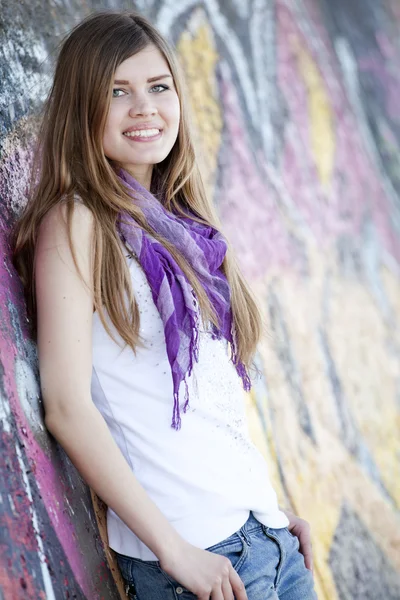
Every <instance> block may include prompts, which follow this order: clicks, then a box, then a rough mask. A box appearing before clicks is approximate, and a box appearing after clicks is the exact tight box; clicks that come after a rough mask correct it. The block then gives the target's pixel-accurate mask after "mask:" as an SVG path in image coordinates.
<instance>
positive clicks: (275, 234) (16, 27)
mask: <svg viewBox="0 0 400 600" xmlns="http://www.w3.org/2000/svg"><path fill="white" fill-rule="evenodd" d="M3 6H4V8H3ZM129 6H132V4H131V3H125V4H124V3H123V2H114V1H110V2H106V1H96V2H87V3H85V4H84V5H83V6H82V4H79V3H77V2H76V1H75V0H71V1H70V2H64V1H62V0H61V1H59V2H57V3H52V2H50V1H49V0H47V2H45V3H41V4H40V5H39V4H37V5H36V3H35V2H33V4H32V3H30V4H29V5H28V3H11V2H10V3H8V2H6V1H4V2H3V4H2V15H1V19H2V20H3V23H2V32H3V33H2V34H1V36H2V44H1V49H0V69H1V75H2V76H1V79H2V83H3V85H2V89H1V90H0V111H1V120H0V128H1V129H0V152H1V161H0V203H1V211H0V244H1V253H2V257H3V258H4V260H2V261H1V262H0V446H1V452H0V457H1V459H0V460H1V467H0V478H1V488H0V494H1V496H0V499H1V502H0V521H1V534H0V536H1V537H0V597H4V598H5V599H7V600H8V599H11V600H14V599H15V600H19V599H20V598H21V599H23V598H29V599H32V600H36V599H37V598H43V599H45V598H50V599H51V598H55V599H56V600H58V599H61V598H77V599H79V598H82V599H83V598H86V599H88V600H89V599H90V600H92V599H96V598H98V599H100V598H104V599H112V598H119V597H124V595H123V591H122V587H121V585H120V581H119V579H118V573H117V570H116V568H115V565H114V562H113V559H112V556H111V553H110V552H109V551H107V549H106V544H105V543H104V540H105V538H104V532H105V528H104V507H103V506H102V505H101V503H100V502H99V501H98V499H97V498H93V499H94V507H93V502H92V499H91V495H90V491H89V490H88V489H87V488H86V486H85V485H84V483H83V482H82V480H81V479H80V477H79V475H78V474H77V472H76V471H75V469H74V467H73V466H72V465H71V463H70V462H69V459H68V458H67V457H66V455H65V454H64V453H63V451H62V450H61V449H60V448H59V447H58V446H57V444H55V442H54V440H53V439H52V438H51V436H50V435H49V434H48V433H47V432H46V430H45V428H44V425H43V419H42V406H41V399H40V393H39V384H38V370H37V359H36V353H35V346H34V343H33V342H32V341H31V340H30V339H29V335H28V328H27V325H28V323H27V321H26V313H25V309H24V305H23V301H22V290H21V285H20V282H19V280H18V277H17V275H16V273H15V271H14V269H13V267H12V265H11V262H10V256H9V245H8V244H9V242H8V232H9V231H10V228H11V226H12V224H13V222H14V220H15V218H16V216H17V215H18V213H19V211H20V210H21V208H22V207H23V205H24V203H25V202H26V193H27V192H26V189H27V184H28V175H29V164H30V156H31V144H32V140H33V138H34V134H35V129H36V125H37V118H38V113H39V110H40V106H41V104H42V102H43V99H44V97H45V95H46V92H47V90H48V86H49V83H50V80H51V67H52V64H53V60H54V57H55V56H56V53H57V44H58V43H59V41H60V39H61V38H62V37H63V35H64V34H65V33H67V32H68V31H69V29H70V28H71V27H73V26H74V25H75V24H76V23H77V22H78V21H79V20H80V19H81V18H82V17H83V16H85V15H86V14H87V13H89V12H92V11H94V10H98V9H120V8H126V7H129ZM135 7H136V8H137V9H138V10H140V11H142V12H143V13H144V14H145V15H147V16H148V17H149V18H150V19H152V21H153V22H154V23H155V24H156V25H157V26H158V27H159V29H160V30H161V31H162V33H164V34H165V35H166V36H167V37H168V38H169V39H170V40H171V41H172V42H173V43H174V44H175V46H176V48H177V50H178V54H179V57H180V60H181V64H182V67H183V69H184V71H185V74H186V77H187V82H188V90H189V93H190V101H191V110H192V122H193V127H194V130H195V139H196V146H197V149H198V155H199V161H200V164H201V167H202V171H203V176H204V179H205V182H206V185H207V189H208V191H209V193H210V194H212V196H213V198H214V200H215V202H216V205H217V207H218V210H219V214H220V216H221V219H222V222H223V225H224V228H225V231H226V233H227V235H228V237H229V238H230V239H231V241H232V244H233V246H234V248H235V250H236V252H237V256H238V259H239V262H240V265H241V268H242V270H243V272H244V274H245V275H246V277H247V278H248V280H249V281H250V282H251V284H252V287H253V289H254V291H255V293H256V295H257V297H258V299H259V302H260V306H261V308H262V312H263V316H264V319H265V323H266V330H267V332H266V335H265V337H264V339H263V341H262V343H261V345H260V348H259V351H258V355H257V363H258V366H259V368H260V370H261V371H262V372H263V377H262V378H260V379H259V380H258V381H257V382H256V384H255V385H254V388H253V391H252V393H251V394H250V395H249V396H248V397H247V398H246V403H247V409H248V416H249V421H250V427H251V431H252V434H253V437H254V440H255V442H256V443H257V444H258V446H259V447H260V449H261V451H262V452H263V453H264V455H265V457H266V460H267V462H268V465H269V470H270V474H271V478H272V480H273V483H274V485H275V488H276V489H277V491H278V494H279V498H280V502H281V503H282V505H283V506H286V507H288V508H291V509H292V510H293V511H294V512H296V513H298V514H300V515H301V516H303V517H304V518H306V519H307V520H308V521H309V522H310V524H311V526H312V533H313V547H314V555H315V579H316V587H317V591H318V596H319V598H320V599H322V600H348V599H352V600H353V599H354V600H361V599H363V600H377V599H380V598H385V600H395V599H397V598H399V597H400V533H399V531H400V529H399V525H398V524H399V510H400V460H399V456H400V401H399V399H400V331H399V322H398V316H399V314H400V204H399V191H400V164H399V160H400V159H399V156H400V152H399V150H400V148H399V146H400V131H399V118H398V109H397V104H398V102H397V99H398V97H399V94H400V57H399V53H400V50H399V45H398V36H399V28H400V11H399V8H398V4H397V3H396V2H395V1H394V0H377V1H376V0H374V1H372V0H354V1H353V2H351V3H349V2H345V1H344V0H337V1H336V2H334V3H333V2H329V1H328V0H232V1H231V2H229V3H228V2H222V1H219V2H218V1H217V0H203V1H202V2H199V1H195V0H182V1H181V2H179V3H176V2H173V1H172V0H140V1H137V2H136V3H135ZM102 540H103V541H102Z"/></svg>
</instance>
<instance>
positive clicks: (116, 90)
mask: <svg viewBox="0 0 400 600" xmlns="http://www.w3.org/2000/svg"><path fill="white" fill-rule="evenodd" d="M118 92H121V94H119V93H118ZM124 93H125V92H124V90H121V89H120V88H114V89H113V91H112V97H113V98H120V96H121V95H122V94H124Z"/></svg>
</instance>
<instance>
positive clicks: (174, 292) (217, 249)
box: [118, 170, 251, 429]
mask: <svg viewBox="0 0 400 600" xmlns="http://www.w3.org/2000/svg"><path fill="white" fill-rule="evenodd" d="M119 177H120V179H121V180H122V182H123V183H124V184H125V186H126V187H127V188H128V190H129V192H130V193H131V195H132V197H133V198H134V201H135V204H136V205H137V206H138V207H139V208H140V209H141V210H142V211H143V214H144V216H145V218H146V220H147V222H148V223H149V225H150V227H152V228H153V230H154V231H155V232H156V233H158V234H160V235H161V236H163V237H164V238H165V239H166V240H168V241H169V242H171V243H173V244H174V246H175V247H176V248H177V250H178V251H179V252H180V253H181V255H182V256H183V257H184V258H185V259H186V260H187V261H188V263H189V264H190V265H191V267H192V268H193V269H194V271H195V274H196V276H197V277H198V279H199V281H200V283H201V284H202V285H203V288H204V290H205V292H206V294H207V296H208V298H209V300H210V303H211V305H212V306H213V307H214V310H215V313H216V315H217V316H218V319H219V327H218V328H215V327H214V326H212V330H211V335H212V336H213V337H214V338H216V339H221V338H225V339H226V340H227V341H228V342H230V344H231V359H232V362H233V364H234V365H235V367H236V370H237V372H238V375H239V376H240V377H241V378H242V381H243V387H244V389H245V390H246V391H248V390H249V389H250V387H251V383H250V379H249V376H248V374H247V371H246V369H245V366H244V365H243V363H242V362H240V361H239V359H238V356H237V351H236V343H235V337H234V332H233V320H232V312H231V307H230V288H229V284H228V281H227V279H226V277H225V275H224V274H223V273H222V271H221V269H220V266H221V264H222V261H223V260H224V257H225V254H226V250H227V245H226V241H225V239H224V238H223V236H222V235H221V233H220V232H219V231H217V230H216V229H214V228H213V227H207V226H206V225H202V224H199V223H197V222H196V221H193V220H192V219H191V218H190V217H189V216H188V217H180V216H175V215H174V214H173V213H171V212H169V211H167V210H166V209H165V208H164V207H163V205H162V204H161V202H160V201H159V200H157V199H156V198H155V197H154V196H153V195H152V194H151V193H150V192H149V191H148V190H146V188H144V187H143V186H142V185H140V183H138V182H137V181H136V179H134V178H133V177H132V176H131V175H130V174H129V173H127V172H126V171H123V170H121V171H120V173H119ZM118 230H119V233H120V235H121V237H122V239H123V240H124V241H125V242H126V243H127V244H128V246H129V247H130V248H131V249H132V250H133V252H134V254H135V255H136V256H137V258H138V261H139V264H140V265H141V267H142V269H143V271H144V273H145V275H146V278H147V281H148V283H149V285H150V288H151V292H152V296H153V300H154V303H155V305H156V307H157V309H158V311H159V313H160V316H161V319H162V322H163V324H164V333H165V342H166V349H167V356H168V360H169V363H170V365H171V371H172V381H173V393H174V409H173V415H172V423H171V425H172V427H173V428H174V429H180V426H181V417H180V403H179V388H180V384H181V382H182V381H183V382H184V383H185V386H186V393H185V404H184V406H183V411H184V412H186V410H187V408H188V405H189V395H188V386H187V380H186V379H187V377H189V376H190V374H191V372H192V369H193V364H194V361H198V351H199V310H198V304H197V300H196V297H195V295H194V292H193V288H192V286H191V285H190V283H189V281H188V280H187V278H186V276H185V274H184V273H183V271H182V270H181V269H180V267H179V266H178V264H177V263H176V261H175V260H174V258H173V257H172V256H171V254H170V253H169V252H168V251H167V249H166V248H164V246H163V245H162V244H160V243H159V242H158V241H156V240H155V239H154V238H153V237H152V236H151V235H149V234H148V233H147V232H145V231H143V230H142V229H141V228H140V227H138V226H137V224H136V223H135V221H134V219H133V218H132V217H131V216H130V215H128V214H127V213H124V214H122V215H120V217H119V221H118Z"/></svg>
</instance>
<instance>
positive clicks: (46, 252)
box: [35, 203, 93, 418]
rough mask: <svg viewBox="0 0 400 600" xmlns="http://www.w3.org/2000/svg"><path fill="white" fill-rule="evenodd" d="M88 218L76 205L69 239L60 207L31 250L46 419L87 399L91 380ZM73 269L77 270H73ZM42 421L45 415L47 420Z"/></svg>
mask: <svg viewBox="0 0 400 600" xmlns="http://www.w3.org/2000/svg"><path fill="white" fill-rule="evenodd" d="M92 230H93V217H92V215H91V212H90V210H88V209H87V208H86V207H85V206H84V205H83V204H79V203H76V205H75V207H74V211H73V215H72V220H71V241H72V244H73V248H74V251H75V256H76V263H75V261H74V259H73V255H72V252H71V250H70V245H69V241H68V234H67V210H66V206H65V205H63V204H59V205H57V206H55V207H54V208H52V209H51V210H50V211H49V213H48V214H47V215H46V216H45V218H44V219H43V221H42V223H41V226H40V230H39V235H38V240H37V246H36V257H35V291H36V309H37V344H38V355H39V366H40V378H41V385H42V392H43V399H44V402H45V408H46V415H47V416H48V415H49V414H51V413H52V412H53V411H56V412H57V411H58V410H59V408H60V407H64V408H63V410H66V407H68V406H69V407H72V405H73V402H72V399H74V398H75V399H82V398H88V397H89V396H88V389H90V378H91V353H92V346H91V345H92V317H93V274H92V273H93V272H92V258H91V246H92V244H91V235H92ZM76 265H78V269H77V266H76ZM46 418H47V417H46Z"/></svg>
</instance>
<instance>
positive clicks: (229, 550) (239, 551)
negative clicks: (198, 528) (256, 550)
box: [207, 533, 248, 572]
mask: <svg viewBox="0 0 400 600" xmlns="http://www.w3.org/2000/svg"><path fill="white" fill-rule="evenodd" d="M207 550H208V552H212V553H213V554H219V555H220V556H225V557H226V558H229V560H230V561H231V563H232V567H233V568H234V569H235V571H236V572H239V570H240V568H241V566H242V565H243V562H244V561H245V558H246V556H247V551H248V546H247V544H246V543H245V542H244V540H243V539H242V538H241V537H240V535H238V534H237V533H234V534H233V535H231V536H230V537H229V538H227V539H226V540H224V541H223V542H219V543H218V544H215V545H214V546H210V547H209V548H207Z"/></svg>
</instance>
